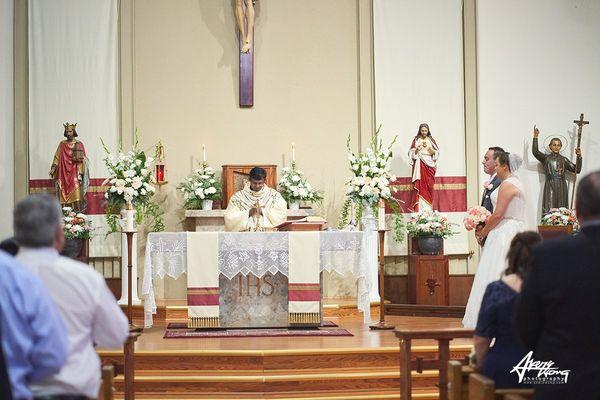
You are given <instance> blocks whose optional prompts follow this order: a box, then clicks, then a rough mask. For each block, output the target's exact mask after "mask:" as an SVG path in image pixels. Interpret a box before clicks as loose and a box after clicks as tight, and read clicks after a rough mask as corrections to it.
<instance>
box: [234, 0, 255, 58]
mask: <svg viewBox="0 0 600 400" xmlns="http://www.w3.org/2000/svg"><path fill="white" fill-rule="evenodd" d="M254 3H255V0H235V20H236V22H237V26H238V30H239V31H240V42H242V48H241V50H240V51H241V52H242V53H249V52H250V48H251V47H252V39H253V38H254ZM244 4H245V5H246V10H245V12H244Z"/></svg>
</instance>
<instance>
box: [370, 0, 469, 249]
mask: <svg viewBox="0 0 600 400" xmlns="http://www.w3.org/2000/svg"><path fill="white" fill-rule="evenodd" d="M373 7H374V10H373V12H374V15H373V19H374V24H373V25H374V47H375V104H376V109H375V114H376V123H377V125H379V124H381V125H382V132H383V138H384V140H385V141H390V140H391V139H392V138H393V136H394V135H398V142H397V144H396V145H395V147H394V149H393V150H394V162H393V164H392V165H393V167H392V168H393V172H394V173H395V174H396V175H397V176H399V177H409V176H411V167H410V165H409V163H408V156H407V154H408V149H409V148H410V145H411V143H412V139H413V138H414V136H415V135H416V133H417V129H418V127H419V124H420V123H422V122H426V123H428V124H429V126H430V128H431V132H432V134H433V137H434V139H435V140H436V142H437V143H438V145H439V147H440V159H439V161H438V168H437V173H436V176H439V177H441V176H452V177H464V176H465V174H466V165H465V133H464V132H465V129H464V90H463V49H462V40H463V33H462V2H461V1H460V0H428V1H414V0H375V1H374V3H373ZM448 214H449V215H448V216H449V218H450V219H451V220H452V221H454V222H457V223H459V224H460V226H459V227H457V231H460V234H459V235H456V236H454V237H452V238H450V239H447V240H446V241H445V252H446V253H447V254H461V253H467V252H468V241H467V236H466V231H465V230H464V228H462V223H461V221H462V218H463V213H462V212H460V213H448ZM387 242H388V243H389V247H388V253H389V254H394V255H396V254H406V246H405V245H402V246H397V245H396V244H395V242H393V241H392V240H388V241H387Z"/></svg>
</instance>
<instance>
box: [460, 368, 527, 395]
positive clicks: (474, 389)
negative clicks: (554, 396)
mask: <svg viewBox="0 0 600 400" xmlns="http://www.w3.org/2000/svg"><path fill="white" fill-rule="evenodd" d="M508 396H513V397H512V400H521V399H531V398H532V397H533V389H496V385H495V384H494V381H493V380H491V379H490V378H488V377H485V376H483V375H481V374H470V375H469V400H508V399H509V397H508ZM514 396H518V397H516V398H515V397H514Z"/></svg>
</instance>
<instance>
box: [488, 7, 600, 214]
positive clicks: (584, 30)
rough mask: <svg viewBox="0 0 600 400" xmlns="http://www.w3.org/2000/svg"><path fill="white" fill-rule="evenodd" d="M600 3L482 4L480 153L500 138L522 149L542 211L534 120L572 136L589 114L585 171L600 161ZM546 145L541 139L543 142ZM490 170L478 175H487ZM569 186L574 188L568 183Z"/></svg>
mask: <svg viewBox="0 0 600 400" xmlns="http://www.w3.org/2000/svg"><path fill="white" fill-rule="evenodd" d="M598 21H600V2H598V1H594V0H528V1H522V0H503V1H494V0H481V1H479V2H478V5H477V52H478V53H477V63H478V70H477V76H478V101H479V104H478V107H479V144H480V156H482V155H483V153H484V152H485V151H486V149H487V148H488V147H489V146H493V145H499V146H502V147H503V148H505V149H506V150H508V151H511V152H515V153H519V154H521V155H522V156H524V157H523V158H524V160H525V164H524V168H523V173H522V175H523V177H524V180H525V186H526V187H527V188H528V189H529V195H530V197H531V199H532V200H531V202H530V203H531V204H530V208H531V210H530V211H531V213H532V215H535V216H537V219H539V217H540V213H541V199H542V189H543V184H544V177H543V175H542V174H541V172H540V171H541V169H539V162H538V161H537V160H536V159H535V158H534V157H533V155H532V154H531V140H532V137H533V125H534V124H537V126H538V128H539V129H540V145H541V143H543V141H544V140H545V139H546V138H547V137H548V136H556V135H561V136H563V137H566V138H567V139H568V141H569V143H568V145H567V144H565V145H566V146H565V147H564V153H563V155H565V156H567V157H570V158H571V159H572V160H575V153H574V147H575V144H576V142H575V140H574V139H575V137H574V134H575V132H576V126H575V124H574V123H573V120H575V119H579V114H580V113H582V112H583V113H585V119H586V120H589V121H590V125H586V126H585V127H584V128H583V139H582V149H583V171H582V174H585V173H586V172H589V171H593V170H597V169H598V168H600V158H598V156H597V154H599V152H600V128H599V127H600V75H599V73H600V72H599V71H600V24H599V23H598ZM540 147H541V146H540ZM486 179H487V177H485V176H483V171H482V176H481V177H480V181H481V182H483V181H484V180H486ZM569 193H570V190H569Z"/></svg>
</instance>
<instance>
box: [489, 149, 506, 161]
mask: <svg viewBox="0 0 600 400" xmlns="http://www.w3.org/2000/svg"><path fill="white" fill-rule="evenodd" d="M488 150H492V151H493V152H494V158H496V157H498V154H500V153H504V149H503V148H502V147H498V146H492V147H489V148H488Z"/></svg>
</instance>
